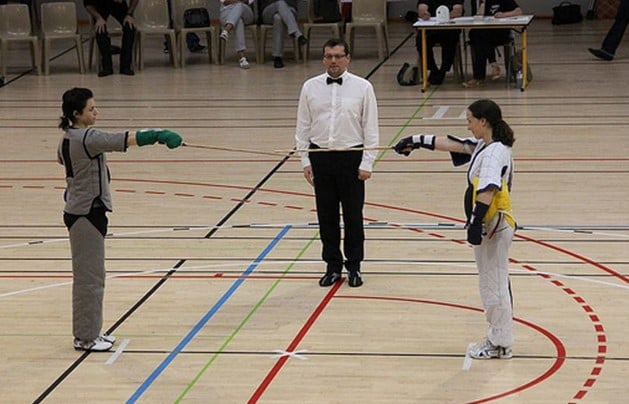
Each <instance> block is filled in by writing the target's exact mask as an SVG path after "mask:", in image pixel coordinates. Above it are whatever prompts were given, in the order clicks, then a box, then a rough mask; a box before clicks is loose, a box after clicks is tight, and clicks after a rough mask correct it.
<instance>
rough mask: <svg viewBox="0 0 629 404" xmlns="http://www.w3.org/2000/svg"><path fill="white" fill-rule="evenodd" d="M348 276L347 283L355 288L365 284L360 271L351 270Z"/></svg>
mask: <svg viewBox="0 0 629 404" xmlns="http://www.w3.org/2000/svg"><path fill="white" fill-rule="evenodd" d="M348 278H349V280H348V281H347V284H348V285H349V286H351V287H353V288H357V287H360V286H362V284H363V277H362V276H361V275H360V271H351V272H350V273H349V277H348Z"/></svg>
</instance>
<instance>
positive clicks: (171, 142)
mask: <svg viewBox="0 0 629 404" xmlns="http://www.w3.org/2000/svg"><path fill="white" fill-rule="evenodd" d="M135 140H136V142H137V144H138V146H146V145H150V144H155V143H158V142H159V143H160V144H165V145H166V146H168V148H169V149H174V148H176V147H179V146H181V144H182V143H183V139H182V138H181V136H180V135H179V134H177V133H175V132H173V131H171V130H168V129H140V130H139V131H137V132H136V133H135Z"/></svg>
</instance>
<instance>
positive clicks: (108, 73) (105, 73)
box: [98, 69, 114, 77]
mask: <svg viewBox="0 0 629 404" xmlns="http://www.w3.org/2000/svg"><path fill="white" fill-rule="evenodd" d="M112 74H114V71H113V70H111V69H107V70H101V71H99V72H98V77H106V76H111V75H112Z"/></svg>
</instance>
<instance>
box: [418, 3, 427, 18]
mask: <svg viewBox="0 0 629 404" xmlns="http://www.w3.org/2000/svg"><path fill="white" fill-rule="evenodd" d="M417 15H418V16H419V18H420V19H421V20H429V19H430V12H429V11H428V4H426V3H419V4H418V5H417Z"/></svg>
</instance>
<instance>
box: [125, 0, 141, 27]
mask: <svg viewBox="0 0 629 404" xmlns="http://www.w3.org/2000/svg"><path fill="white" fill-rule="evenodd" d="M122 1H126V0H122ZM137 7H138V0H131V2H130V3H129V8H128V9H127V15H126V16H125V18H124V20H123V21H122V24H123V25H124V24H128V25H129V27H131V28H135V18H134V17H133V13H134V12H135V9H136V8H137Z"/></svg>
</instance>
